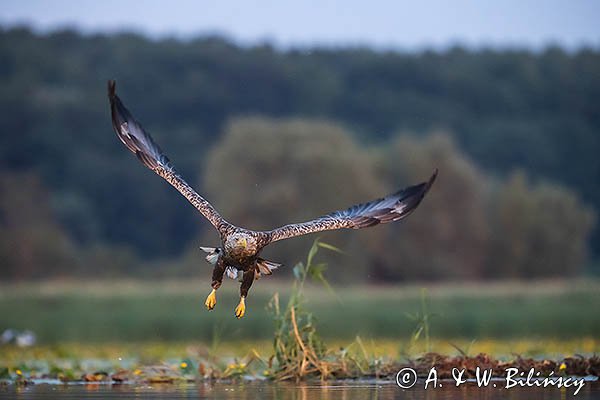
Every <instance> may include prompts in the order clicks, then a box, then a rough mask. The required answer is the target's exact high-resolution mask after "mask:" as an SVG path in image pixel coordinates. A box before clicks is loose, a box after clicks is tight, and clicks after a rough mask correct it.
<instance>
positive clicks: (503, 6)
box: [0, 0, 600, 50]
mask: <svg viewBox="0 0 600 400" xmlns="http://www.w3.org/2000/svg"><path fill="white" fill-rule="evenodd" d="M22 23H28V24H31V25H32V26H33V27H34V28H35V29H37V30H39V31H48V30H54V29H57V28H61V27H65V26H68V27H76V28H78V29H80V30H82V31H84V32H88V33H94V32H115V31H136V32H140V33H144V34H147V35H149V36H152V37H155V38H161V37H165V36H176V37H179V38H183V39H187V38H191V37H194V36H197V35H202V34H214V33H217V34H222V35H225V36H227V37H229V38H231V39H233V40H236V41H237V42H238V43H240V44H255V43H262V42H265V41H268V42H270V43H271V44H273V45H275V46H278V47H284V48H289V47H308V46H315V45H321V46H323V45H325V46H355V45H361V46H362V45H366V46H370V47H379V48H384V49H386V48H393V49H407V50H410V49H419V48H428V47H431V48H443V47H447V46H450V45H454V44H462V45H466V46H472V47H482V46H495V47H528V48H534V49H535V48H543V47H544V46H547V45H548V44H558V45H561V46H563V47H566V48H571V49H576V48H579V47H581V46H593V47H596V48H598V47H600V1H596V0H544V1H532V0H502V1H484V0H481V1H476V0H451V1H433V0H427V1H399V0H396V1H394V0H381V1H377V0H371V1H365V0H343V1H329V0H321V1H313V0H306V1H285V0H278V1H273V0H254V1H241V0H239V1H232V0H211V1H201V0H196V1H175V0H172V1H168V2H167V1H156V0H149V1H137V2H136V1H128V0H120V1H115V0H105V1H97V0H95V1H90V0H82V1H66V0H54V1H42V0H29V1H28V0H2V1H1V2H0V24H2V25H4V26H14V25H19V24H22Z"/></svg>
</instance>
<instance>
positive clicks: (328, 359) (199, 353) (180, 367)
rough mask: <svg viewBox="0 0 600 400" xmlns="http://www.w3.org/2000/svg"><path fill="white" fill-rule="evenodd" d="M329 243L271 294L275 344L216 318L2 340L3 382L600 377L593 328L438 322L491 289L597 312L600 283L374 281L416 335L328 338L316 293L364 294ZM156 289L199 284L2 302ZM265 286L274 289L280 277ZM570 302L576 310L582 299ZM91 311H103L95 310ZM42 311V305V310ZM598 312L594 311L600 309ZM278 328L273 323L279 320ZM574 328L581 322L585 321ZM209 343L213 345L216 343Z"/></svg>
mask: <svg viewBox="0 0 600 400" xmlns="http://www.w3.org/2000/svg"><path fill="white" fill-rule="evenodd" d="M322 249H325V250H329V251H335V252H340V250H339V249H337V248H335V247H333V246H331V245H328V244H326V243H323V242H320V241H319V240H316V241H315V242H314V244H313V246H312V248H311V250H310V251H309V253H308V256H307V259H306V260H305V262H301V263H298V264H297V265H296V266H294V268H293V272H294V281H293V284H292V287H291V289H290V288H288V289H287V291H288V292H289V296H287V297H286V298H280V295H279V293H278V292H275V294H274V295H273V296H272V297H271V298H270V300H269V301H268V306H267V310H266V312H267V313H268V315H269V316H270V319H271V321H272V322H274V332H272V340H271V343H270V344H269V343H268V342H267V340H265V339H262V340H260V339H259V340H256V339H242V340H239V341H237V342H235V341H227V340H223V339H222V337H223V335H222V334H221V333H222V331H219V329H222V328H219V327H218V326H216V327H215V328H214V331H213V335H212V338H211V340H210V341H204V342H202V341H197V340H196V341H188V342H185V341H179V342H177V341H170V342H169V341H160V342H147V343H128V342H127V341H124V342H123V341H119V342H118V343H115V342H113V343H110V342H106V341H104V342H102V341H101V342H100V343H95V342H94V341H93V340H90V341H86V340H79V341H78V342H76V343H68V342H62V343H60V342H59V343H58V344H43V343H42V344H40V345H36V346H33V347H31V348H17V347H16V346H12V345H4V346H2V347H0V349H1V350H2V351H1V352H0V354H1V355H0V380H2V381H3V382H4V383H8V382H14V383H16V384H28V383H35V382H49V383H52V382H54V383H61V382H106V383H108V382H112V383H141V382H150V383H159V382H162V383H176V382H187V381H196V380H200V379H238V378H240V379H273V380H278V381H281V380H293V381H300V380H304V379H322V380H326V379H395V375H396V373H397V372H398V371H399V370H400V369H402V368H404V367H410V368H413V369H415V370H416V371H417V373H418V376H419V377H426V376H427V373H428V371H429V370H430V369H431V368H432V367H436V369H437V371H438V377H439V378H440V379H444V378H451V371H452V369H453V368H459V369H465V377H466V378H472V377H474V374H475V368H476V367H477V366H479V367H480V368H482V369H491V370H493V373H494V376H504V374H505V371H506V369H508V368H517V369H519V370H521V371H527V370H529V369H531V368H534V369H535V371H537V372H540V374H541V376H546V377H547V376H550V375H552V376H557V377H558V376H595V377H598V376H600V357H599V356H597V355H596V354H597V353H598V352H600V341H598V339H597V338H596V336H594V335H582V334H574V335H571V337H570V338H567V339H565V338H560V336H561V335H556V336H557V337H556V338H554V339H549V338H548V337H550V338H551V337H553V335H548V336H547V337H546V339H542V338H539V337H538V338H537V339H536V338H535V337H534V336H535V335H533V336H526V337H528V338H529V339H528V340H522V339H515V338H512V339H504V340H498V339H490V338H489V337H487V336H486V339H483V340H478V339H477V338H471V339H470V340H468V339H465V338H464V337H463V338H460V337H458V338H455V339H448V337H451V336H445V337H442V338H440V337H438V335H437V333H436V325H435V321H436V320H438V319H441V318H443V317H444V315H443V313H441V314H440V310H439V307H438V305H439V304H440V303H439V302H440V301H441V302H447V301H449V299H451V298H453V297H456V296H457V295H458V293H460V294H461V295H462V296H463V297H464V298H469V296H470V298H471V301H472V302H473V301H475V302H477V301H481V299H483V298H486V297H487V298H491V299H494V300H496V301H498V299H501V300H502V301H505V300H506V299H510V298H513V297H515V296H516V297H518V298H519V300H520V301H521V302H524V303H523V304H524V305H523V306H522V307H528V306H527V305H526V303H527V299H532V300H536V301H541V302H542V303H544V304H545V305H546V306H550V305H548V304H547V303H546V302H545V299H547V298H549V297H552V296H553V297H554V300H555V301H556V299H558V300H559V301H558V302H561V301H565V300H564V299H572V298H574V297H577V296H578V295H579V296H580V295H581V294H582V293H584V294H585V296H584V297H585V299H586V301H587V307H588V308H587V311H586V310H585V309H584V311H586V312H588V311H589V310H593V309H595V308H594V304H593V301H596V302H597V301H598V296H599V295H598V293H600V291H598V282H596V281H585V280H579V281H563V282H560V281H552V282H543V283H536V284H531V283H494V284H487V285H481V284H477V285H470V284H454V285H447V284H445V285H443V286H440V287H435V285H428V290H427V289H424V288H421V289H418V286H417V285H414V286H410V287H405V288H404V290H402V291H401V293H398V290H397V288H392V287H384V288H377V289H374V290H377V291H378V292H379V295H380V297H379V298H378V299H377V301H380V302H381V301H382V300H383V299H385V298H386V296H389V300H393V299H395V300H398V299H401V300H403V301H404V302H405V301H408V300H411V302H412V304H413V305H414V306H415V307H414V308H413V309H412V310H411V312H406V313H405V315H404V323H403V325H406V326H407V327H409V328H410V329H411V331H410V334H409V335H405V336H403V337H402V336H397V337H399V338H400V339H396V340H390V339H385V338H377V337H370V338H366V339H365V338H361V337H360V336H356V337H355V338H354V340H343V339H337V340H331V339H329V340H324V339H322V338H321V335H320V326H321V321H318V320H317V318H316V317H315V315H314V314H313V313H312V312H311V311H309V310H318V306H319V304H318V302H317V304H315V303H314V302H310V301H309V300H310V298H311V297H313V296H318V293H319V292H321V293H322V292H329V293H327V294H326V296H328V297H327V301H328V302H330V303H337V304H338V305H340V306H341V307H342V309H345V308H346V307H349V306H348V304H345V302H346V301H347V298H346V297H345V296H344V295H343V293H344V292H346V291H347V290H351V291H352V292H353V293H357V292H358V290H357V289H350V288H342V289H338V290H337V292H334V290H333V289H332V288H331V287H330V285H329V283H328V282H327V280H326V279H325V271H326V268H327V266H326V264H324V263H320V262H315V257H316V255H317V253H318V252H319V250H322ZM308 281H313V282H316V283H318V284H320V285H321V288H320V289H317V287H315V286H312V287H307V286H306V284H307V283H308ZM261 283H262V282H261ZM148 285H150V286H151V287H154V288H155V289H157V290H156V291H153V292H152V293H153V295H154V296H157V297H159V298H164V297H167V298H168V297H169V296H176V297H177V295H178V294H179V293H180V291H181V290H183V289H186V290H187V289H189V290H193V291H194V292H197V287H196V286H195V284H194V283H192V284H190V283H186V284H182V285H180V284H178V283H176V282H166V283H162V284H160V285H158V286H157V284H156V283H140V282H120V283H116V284H115V285H112V286H111V287H110V288H108V289H107V288H106V287H103V286H102V285H101V284H99V283H91V284H84V285H82V286H79V285H72V284H71V283H58V284H57V283H41V284H40V285H37V286H36V285H35V284H17V285H14V286H9V285H6V284H3V285H2V286H3V289H7V290H2V291H1V292H0V293H1V294H0V300H1V302H0V303H1V304H6V302H9V303H10V302H11V301H14V300H15V299H21V300H22V299H23V298H26V297H28V296H29V297H33V298H35V299H37V300H40V301H41V302H43V303H48V302H50V303H51V304H52V303H53V302H55V301H56V296H63V295H65V291H67V292H69V294H70V295H72V296H77V295H79V296H82V295H85V296H86V297H91V298H96V299H106V298H109V299H110V298H115V297H116V301H117V302H116V303H115V307H118V304H119V303H118V302H119V301H124V299H126V298H127V296H140V295H141V294H142V293H144V291H146V290H148ZM273 285H275V284H273ZM159 286H160V287H159ZM263 287H265V288H268V289H272V285H265V286H263ZM323 288H325V289H326V290H323ZM280 289H282V288H281V287H280ZM363 290H364V289H363ZM282 291H283V289H282ZM367 291H371V289H367ZM263 294H264V293H263ZM320 296H321V297H322V296H324V295H323V294H321V295H320ZM222 297H225V296H222ZM38 305H39V304H38ZM570 305H571V306H574V304H573V303H570ZM54 306H56V304H54ZM584 306H585V304H582V305H581V307H584ZM116 309H117V308H115V310H116ZM87 311H88V312H89V313H90V314H92V315H94V310H93V309H89V310H87ZM254 311H255V310H252V312H254ZM351 311H352V307H351V308H350V312H349V313H348V314H346V315H345V316H343V317H348V318H352V315H353V314H352V312H351ZM40 312H41V311H40V310H39V309H38V310H37V313H38V317H40V315H39V313H40ZM221 312H222V311H221ZM463 312H464V310H463ZM589 314H590V316H593V314H594V313H589ZM4 315H5V316H6V315H7V310H4ZM555 317H556V315H555ZM231 318H233V317H231ZM531 318H534V316H533V315H532V316H531ZM556 320H558V319H555V320H554V321H556ZM270 326H271V327H273V323H271V325H270ZM318 327H319V328H318ZM572 328H573V329H575V326H573V327H572ZM537 336H540V335H539V334H538V335H537ZM208 342H210V344H206V343H208ZM194 343H195V344H194Z"/></svg>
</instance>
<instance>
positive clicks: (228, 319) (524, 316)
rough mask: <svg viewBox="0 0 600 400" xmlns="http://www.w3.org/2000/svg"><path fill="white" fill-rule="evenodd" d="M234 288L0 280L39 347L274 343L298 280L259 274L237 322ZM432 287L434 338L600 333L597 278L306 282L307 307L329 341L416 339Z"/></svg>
mask: <svg viewBox="0 0 600 400" xmlns="http://www.w3.org/2000/svg"><path fill="white" fill-rule="evenodd" d="M237 286H238V285H237V284H234V282H232V281H229V280H228V281H227V282H225V285H224V288H223V289H222V290H220V291H219V295H218V303H217V307H216V309H215V310H214V311H212V312H208V311H206V309H204V306H203V302H204V299H205V297H206V295H207V294H208V288H209V284H208V282H206V281H166V282H132V281H121V280H119V281H115V282H107V281H105V282H94V283H91V282H43V283H28V284H7V283H4V284H0V330H2V329H5V328H16V329H31V330H33V331H34V332H35V333H36V334H37V336H38V341H39V342H40V343H41V344H53V343H61V342H80V343H90V342H91V343H109V342H119V343H124V342H131V343H135V342H140V341H142V342H161V341H172V342H177V341H179V342H189V341H201V342H204V343H210V342H212V341H214V340H220V341H233V342H236V341H237V342H243V341H248V340H250V341H269V340H270V339H271V338H272V336H273V322H272V316H271V315H270V314H268V312H267V310H266V305H267V303H268V301H269V299H270V298H271V296H272V295H273V293H275V292H279V293H280V297H281V299H282V302H283V301H286V294H287V293H289V292H290V287H291V282H281V281H280V282H277V281H274V280H271V281H269V280H268V278H267V279H262V280H260V281H259V282H257V283H256V284H255V286H254V287H253V288H252V291H251V294H250V297H249V299H248V301H247V306H248V310H247V311H248V312H247V315H246V316H245V317H244V318H243V319H241V320H237V319H236V318H235V317H234V316H233V310H234V307H235V305H236V304H237V300H238V295H237ZM421 287H426V288H427V293H428V295H427V302H428V309H429V312H430V313H431V314H433V316H432V318H431V321H430V332H431V336H432V338H434V339H435V338H437V339H447V338H452V339H453V340H461V339H462V340H464V341H465V342H470V341H472V340H476V341H480V340H481V341H484V340H489V339H503V340H504V342H506V341H510V340H515V339H522V338H527V339H537V338H539V339H545V340H552V339H561V340H577V339H579V338H583V337H591V338H594V337H597V333H598V332H600V313H598V312H597V310H599V309H600V282H598V281H584V280H577V281H558V282H528V283H493V284H489V283H485V284H483V283H481V284H480V283H477V284H465V285H458V284H445V285H433V284H427V285H415V286H387V287H365V286H362V287H347V288H341V287H336V288H335V290H336V292H337V295H338V296H339V299H338V298H337V297H336V296H334V295H332V294H330V293H329V292H327V291H326V290H324V289H323V288H322V287H314V286H309V287H307V288H306V292H305V294H306V298H307V304H306V308H307V309H309V310H311V311H312V312H313V313H314V315H315V317H316V318H317V323H318V326H319V332H320V334H321V335H322V336H323V337H324V338H326V339H335V340H350V339H353V338H354V337H355V336H356V335H360V336H362V337H363V338H366V339H367V340H369V339H371V338H372V339H377V341H378V342H379V341H380V339H387V340H388V341H391V342H394V343H397V342H399V341H401V340H406V339H408V338H409V337H410V335H411V334H412V332H413V331H414V329H415V322H414V321H413V320H411V319H410V318H408V317H407V313H412V314H414V313H416V312H419V310H420V309H421V297H420V293H421V290H420V289H421Z"/></svg>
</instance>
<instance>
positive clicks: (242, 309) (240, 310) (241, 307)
mask: <svg viewBox="0 0 600 400" xmlns="http://www.w3.org/2000/svg"><path fill="white" fill-rule="evenodd" d="M245 313H246V303H245V301H244V298H243V297H241V298H240V304H238V306H237V307H236V308H235V316H236V317H237V318H238V319H240V318H242V317H243V316H244V314H245Z"/></svg>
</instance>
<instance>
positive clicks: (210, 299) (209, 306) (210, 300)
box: [204, 289, 217, 311]
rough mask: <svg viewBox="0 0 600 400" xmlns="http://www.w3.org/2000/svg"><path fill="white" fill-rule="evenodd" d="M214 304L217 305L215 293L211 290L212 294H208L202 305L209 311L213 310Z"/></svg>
mask: <svg viewBox="0 0 600 400" xmlns="http://www.w3.org/2000/svg"><path fill="white" fill-rule="evenodd" d="M215 304H217V291H216V290H215V289H213V290H212V292H210V294H209V295H208V297H207V298H206V301H205V302H204V305H205V306H206V308H207V309H208V310H209V311H210V310H212V309H213V308H215Z"/></svg>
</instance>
